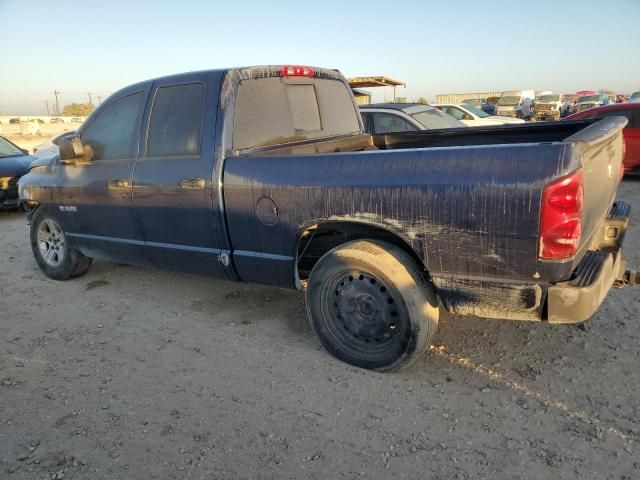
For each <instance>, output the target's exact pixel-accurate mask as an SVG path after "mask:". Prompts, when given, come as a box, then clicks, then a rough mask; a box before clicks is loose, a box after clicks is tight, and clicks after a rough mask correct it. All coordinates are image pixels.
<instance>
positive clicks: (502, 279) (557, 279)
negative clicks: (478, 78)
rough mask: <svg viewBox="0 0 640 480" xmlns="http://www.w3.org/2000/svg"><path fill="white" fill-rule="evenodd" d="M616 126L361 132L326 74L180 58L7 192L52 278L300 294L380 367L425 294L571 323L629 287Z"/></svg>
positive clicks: (123, 95) (418, 314)
mask: <svg viewBox="0 0 640 480" xmlns="http://www.w3.org/2000/svg"><path fill="white" fill-rule="evenodd" d="M625 123H626V119H623V118H617V117H612V118H606V119H602V120H599V121H595V122H594V121H579V122H562V123H561V124H553V123H548V124H535V125H523V126H509V127H486V128H473V129H445V130H433V131H427V132H409V133H398V134H394V133H390V134H385V135H379V136H371V135H366V134H364V133H363V128H362V120H361V117H360V115H359V113H358V108H357V105H356V103H355V101H354V99H353V96H352V94H351V91H350V89H349V87H348V85H347V83H346V81H345V79H344V78H343V77H342V75H341V74H340V73H339V72H337V71H335V70H328V69H320V68H311V67H303V66H286V65H285V66H263V67H250V68H231V69H224V70H211V71H203V72H192V73H185V74H181V75H175V76H170V77H165V78H159V79H155V80H150V81H146V82H142V83H138V84H135V85H132V86H129V87H127V88H124V89H122V90H120V91H119V92H117V93H115V94H113V95H112V96H111V97H110V98H109V99H108V100H107V101H105V102H103V103H102V105H100V107H99V108H98V109H96V111H95V112H94V113H93V114H92V115H91V116H90V117H89V118H88V119H87V121H86V122H85V123H84V124H83V125H82V126H81V127H80V129H79V130H78V132H77V135H76V136H75V137H71V138H66V139H63V140H62V141H61V143H60V155H59V159H57V160H55V161H53V162H49V163H46V162H43V163H37V162H36V163H35V164H34V165H32V169H31V171H30V173H29V174H27V175H26V176H25V177H23V178H22V180H21V181H20V185H19V188H20V198H21V201H22V202H23V204H24V205H25V206H26V207H27V208H28V209H29V210H30V223H31V247H32V250H33V254H34V256H35V259H36V261H37V263H38V265H39V266H40V268H41V269H42V271H43V272H44V273H45V274H46V275H47V276H49V277H51V278H53V279H58V280H65V279H69V278H72V277H76V276H78V275H82V274H83V273H85V272H86V271H87V269H88V268H89V266H90V264H91V260H92V259H93V258H99V259H106V260H112V261H117V262H122V263H128V264H134V265H142V266H155V267H159V268H166V269H173V270H180V271H184V272H191V273H198V274H203V275H208V276H211V277H219V278H225V279H228V280H231V281H242V282H257V283H263V284H268V285H274V286H278V287H285V288H299V289H306V295H307V311H308V315H309V319H310V322H311V325H312V327H313V330H314V331H315V332H316V334H317V335H318V337H319V339H320V341H321V342H322V344H323V345H324V346H325V347H326V348H327V350H329V352H331V353H332V354H333V355H335V356H336V357H338V358H339V359H342V360H344V361H346V362H349V363H351V364H354V365H358V366H361V367H366V368H373V369H378V370H383V371H389V370H397V369H399V368H402V367H404V366H406V365H408V364H410V363H411V362H412V361H413V360H415V359H416V358H417V357H418V356H419V355H420V354H421V353H422V352H424V351H425V349H426V348H427V347H428V346H429V342H430V340H431V338H432V336H433V334H434V333H435V330H436V327H437V322H438V313H439V308H444V309H446V310H448V311H450V312H453V313H456V314H470V315H480V316H484V317H492V318H504V319H517V320H534V321H548V322H552V323H567V322H582V321H584V320H586V319H587V318H588V317H589V316H591V315H592V314H593V313H594V312H595V310H596V309H597V308H598V306H599V305H600V303H601V302H602V300H603V299H604V297H605V296H606V294H607V292H608V291H609V289H610V288H611V287H612V285H614V283H617V284H619V285H622V284H624V283H633V282H634V281H635V280H634V279H635V276H634V274H633V273H630V272H628V271H625V262H624V260H623V259H622V254H621V243H622V239H623V236H624V233H625V230H626V228H627V225H628V219H629V212H630V208H629V206H628V205H626V204H624V203H621V202H615V196H616V191H617V189H618V185H619V183H620V179H621V172H622V170H621V162H622V149H623V144H622V134H621V132H622V129H623V127H624V125H625ZM625 275H626V276H625Z"/></svg>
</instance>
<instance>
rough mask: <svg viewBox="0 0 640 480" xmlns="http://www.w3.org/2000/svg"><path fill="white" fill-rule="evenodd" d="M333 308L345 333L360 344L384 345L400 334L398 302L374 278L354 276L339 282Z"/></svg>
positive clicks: (361, 274) (363, 275)
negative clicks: (398, 331) (397, 324)
mask: <svg viewBox="0 0 640 480" xmlns="http://www.w3.org/2000/svg"><path fill="white" fill-rule="evenodd" d="M333 308H334V314H335V316H336V317H337V319H338V321H339V322H340V323H341V325H342V328H343V330H344V333H345V334H346V335H347V336H349V337H351V338H353V339H355V340H357V341H359V342H362V343H373V344H382V343H386V342H388V341H390V340H391V339H392V338H393V336H394V335H395V333H396V323H397V320H398V308H397V305H396V302H395V301H394V299H393V296H392V295H391V293H390V292H389V289H388V288H387V287H386V286H385V285H384V284H383V283H382V282H381V281H380V279H378V278H376V277H374V276H373V275H371V274H368V273H364V272H353V273H350V274H348V275H345V276H344V277H342V278H339V279H338V281H337V282H336V284H335V289H334V301H333Z"/></svg>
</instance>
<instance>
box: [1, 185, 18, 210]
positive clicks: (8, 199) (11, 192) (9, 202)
mask: <svg viewBox="0 0 640 480" xmlns="http://www.w3.org/2000/svg"><path fill="white" fill-rule="evenodd" d="M17 205H18V189H17V188H9V189H2V188H0V208H7V207H16V206H17Z"/></svg>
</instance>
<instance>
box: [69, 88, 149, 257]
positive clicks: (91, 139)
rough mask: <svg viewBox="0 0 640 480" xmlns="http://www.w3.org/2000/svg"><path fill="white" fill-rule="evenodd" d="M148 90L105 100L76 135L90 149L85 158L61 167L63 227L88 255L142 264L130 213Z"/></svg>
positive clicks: (138, 232) (137, 233)
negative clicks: (78, 135)
mask: <svg viewBox="0 0 640 480" xmlns="http://www.w3.org/2000/svg"><path fill="white" fill-rule="evenodd" d="M146 99H147V91H144V90H143V91H140V90H138V91H133V92H127V93H125V94H123V95H121V96H120V97H119V98H116V99H114V100H112V101H110V102H109V103H108V104H106V105H103V106H102V107H101V109H100V111H99V113H97V114H96V116H94V117H93V118H92V119H91V120H90V123H88V124H87V125H86V126H83V127H82V128H81V130H80V138H81V139H82V142H83V144H84V145H85V146H87V147H90V148H91V150H92V151H93V157H92V159H91V161H89V162H81V163H78V164H77V165H62V166H61V167H60V169H61V172H60V175H61V179H60V182H61V184H62V185H64V188H61V189H59V195H60V201H59V202H58V203H60V205H59V206H58V209H59V212H57V214H59V215H60V217H62V218H61V222H62V225H63V228H65V230H67V232H68V236H69V237H71V238H73V243H74V245H75V246H76V247H77V248H79V249H80V250H81V251H82V252H83V253H84V254H85V255H88V256H90V257H98V258H107V259H113V260H118V261H121V262H125V263H131V264H144V263H146V261H145V257H144V250H143V248H142V236H141V233H140V230H139V229H138V226H137V222H136V220H135V217H134V215H133V205H132V202H131V175H132V172H133V165H134V162H135V158H136V157H137V155H138V136H139V132H140V124H141V122H142V113H143V110H144V104H145V101H146Z"/></svg>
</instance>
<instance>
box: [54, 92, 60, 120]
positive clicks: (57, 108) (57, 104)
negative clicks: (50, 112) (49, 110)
mask: <svg viewBox="0 0 640 480" xmlns="http://www.w3.org/2000/svg"><path fill="white" fill-rule="evenodd" d="M53 94H54V95H55V96H56V114H57V115H60V103H59V102H58V95H59V94H60V92H59V91H58V90H54V91H53Z"/></svg>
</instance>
